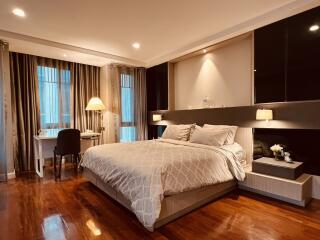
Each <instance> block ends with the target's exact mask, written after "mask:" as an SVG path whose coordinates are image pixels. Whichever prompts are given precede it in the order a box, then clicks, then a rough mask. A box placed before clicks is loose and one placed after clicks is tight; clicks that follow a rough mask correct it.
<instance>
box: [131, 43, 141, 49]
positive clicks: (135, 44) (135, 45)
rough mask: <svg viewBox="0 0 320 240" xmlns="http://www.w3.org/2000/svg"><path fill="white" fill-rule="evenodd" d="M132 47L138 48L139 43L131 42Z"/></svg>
mask: <svg viewBox="0 0 320 240" xmlns="http://www.w3.org/2000/svg"><path fill="white" fill-rule="evenodd" d="M132 47H133V48H135V49H139V48H140V43H138V42H135V43H133V44H132Z"/></svg>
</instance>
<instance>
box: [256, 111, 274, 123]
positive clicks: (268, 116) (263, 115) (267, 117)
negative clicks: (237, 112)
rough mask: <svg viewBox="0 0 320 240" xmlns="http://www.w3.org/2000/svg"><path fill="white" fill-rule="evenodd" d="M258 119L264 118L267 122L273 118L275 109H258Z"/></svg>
mask: <svg viewBox="0 0 320 240" xmlns="http://www.w3.org/2000/svg"><path fill="white" fill-rule="evenodd" d="M256 120H264V121H266V122H268V121H270V120H273V111H272V110H271V109H258V110H257V113H256Z"/></svg>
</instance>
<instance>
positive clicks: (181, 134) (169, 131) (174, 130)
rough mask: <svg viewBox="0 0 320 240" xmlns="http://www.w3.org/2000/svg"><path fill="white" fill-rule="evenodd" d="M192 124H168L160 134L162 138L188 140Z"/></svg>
mask: <svg viewBox="0 0 320 240" xmlns="http://www.w3.org/2000/svg"><path fill="white" fill-rule="evenodd" d="M191 127H192V124H186V125H183V124H181V125H168V126H167V127H166V130H164V132H163V134H162V138H164V139H173V140H180V141H188V140H189V136H190V131H191Z"/></svg>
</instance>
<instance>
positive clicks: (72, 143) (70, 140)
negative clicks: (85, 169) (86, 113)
mask: <svg viewBox="0 0 320 240" xmlns="http://www.w3.org/2000/svg"><path fill="white" fill-rule="evenodd" d="M56 151H57V153H59V154H62V155H66V154H76V153H80V131H79V130H78V129H64V130H61V131H60V132H59V133H58V138H57V147H56Z"/></svg>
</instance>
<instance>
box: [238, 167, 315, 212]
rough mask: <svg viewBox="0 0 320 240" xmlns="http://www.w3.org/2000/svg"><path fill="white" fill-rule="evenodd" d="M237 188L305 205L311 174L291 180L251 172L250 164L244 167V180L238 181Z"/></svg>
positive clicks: (310, 192) (309, 188)
mask: <svg viewBox="0 0 320 240" xmlns="http://www.w3.org/2000/svg"><path fill="white" fill-rule="evenodd" d="M239 188H240V189H244V190H247V191H251V192H255V193H258V194H261V195H264V196H268V197H272V198H275V199H279V200H282V201H285V202H289V203H291V204H295V205H298V206H302V207H305V206H306V205H307V204H308V202H309V201H310V199H311V194H312V176H311V175H309V174H305V173H303V174H301V175H300V176H299V177H298V178H297V179H295V180H291V179H286V178H280V177H275V176H270V175H266V174H261V173H255V172H252V168H251V166H250V167H247V169H246V178H245V180H244V181H243V182H239Z"/></svg>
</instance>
